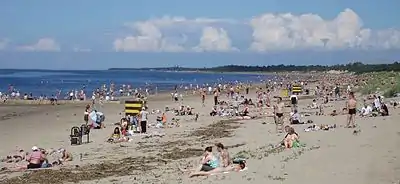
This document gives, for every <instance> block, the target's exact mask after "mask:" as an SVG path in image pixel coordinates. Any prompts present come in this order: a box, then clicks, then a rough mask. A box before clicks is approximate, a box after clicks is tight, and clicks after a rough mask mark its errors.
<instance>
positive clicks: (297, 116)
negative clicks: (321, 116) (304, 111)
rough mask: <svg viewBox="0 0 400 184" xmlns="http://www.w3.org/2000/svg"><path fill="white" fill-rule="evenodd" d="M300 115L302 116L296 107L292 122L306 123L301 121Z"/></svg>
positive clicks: (291, 117) (292, 114) (291, 118)
mask: <svg viewBox="0 0 400 184" xmlns="http://www.w3.org/2000/svg"><path fill="white" fill-rule="evenodd" d="M300 117H301V116H300V114H299V113H298V112H297V110H296V109H295V110H294V111H293V113H291V116H290V124H304V123H303V122H301V121H300Z"/></svg>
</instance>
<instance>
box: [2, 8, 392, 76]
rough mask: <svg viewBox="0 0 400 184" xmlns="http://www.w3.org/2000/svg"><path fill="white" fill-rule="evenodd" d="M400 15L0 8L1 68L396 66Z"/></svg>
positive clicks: (380, 12)
mask: <svg viewBox="0 0 400 184" xmlns="http://www.w3.org/2000/svg"><path fill="white" fill-rule="evenodd" d="M396 7H400V1H394V0H383V1H379V3H377V2H376V1H373V0H363V1H361V0H352V1H344V0H324V1H321V0H319V1H317V0H302V1H295V0H247V1H243V0H229V1H228V0H218V1H211V0H202V1H189V0H168V1H166V0H118V1H106V0H84V1H82V0H69V1H54V0H35V1H28V0H3V1H1V3H0V62H1V63H2V67H1V68H46V69H47V68H54V69H64V68H65V69H81V68H82V67H81V66H80V65H82V64H81V63H85V64H84V65H85V67H87V69H102V68H108V67H113V66H119V67H124V66H126V67H156V66H170V65H173V64H180V65H183V66H195V67H201V66H215V65H223V64H254V65H256V64H257V65H268V64H281V63H283V64H299V61H300V63H301V64H315V63H320V64H332V63H346V62H348V61H353V60H362V61H365V62H390V61H395V60H397V61H398V60H400V54H397V53H399V52H398V50H399V49H400V21H399V19H398V17H400V11H398V10H397V9H396ZM323 39H326V40H328V41H327V42H326V43H325V44H324V43H323V41H321V40H323ZM366 53H370V54H367V55H366ZM371 53H372V54H371ZM286 55H295V56H286ZM311 56H312V57H311ZM366 56H368V57H366ZM294 58H295V59H294ZM321 60H323V63H321ZM77 63H79V64H77Z"/></svg>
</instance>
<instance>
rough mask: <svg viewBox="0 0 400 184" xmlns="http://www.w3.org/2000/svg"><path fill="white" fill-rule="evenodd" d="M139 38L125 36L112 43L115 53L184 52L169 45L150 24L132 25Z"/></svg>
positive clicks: (172, 44) (177, 45)
mask: <svg viewBox="0 0 400 184" xmlns="http://www.w3.org/2000/svg"><path fill="white" fill-rule="evenodd" d="M134 28H135V30H136V31H138V34H139V36H127V37H125V38H119V39H116V40H115V41H114V49H115V50H116V51H125V52H129V51H167V52H178V51H182V50H184V49H183V47H182V46H180V45H179V44H174V43H169V42H168V41H167V39H166V38H163V34H162V33H161V31H160V28H159V27H158V26H156V25H155V24H153V23H151V22H137V23H136V24H135V25H134Z"/></svg>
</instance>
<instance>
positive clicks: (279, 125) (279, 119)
mask: <svg viewBox="0 0 400 184" xmlns="http://www.w3.org/2000/svg"><path fill="white" fill-rule="evenodd" d="M284 107H285V104H284V103H283V101H282V97H278V101H277V104H275V105H274V116H275V124H276V132H277V133H282V130H283V118H284V117H283V108H284Z"/></svg>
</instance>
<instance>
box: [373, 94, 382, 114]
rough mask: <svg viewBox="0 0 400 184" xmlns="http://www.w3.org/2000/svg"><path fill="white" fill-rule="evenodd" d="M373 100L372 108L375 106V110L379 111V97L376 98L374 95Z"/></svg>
mask: <svg viewBox="0 0 400 184" xmlns="http://www.w3.org/2000/svg"><path fill="white" fill-rule="evenodd" d="M374 98H375V99H374V106H375V108H376V110H377V111H379V110H380V109H381V99H380V97H379V96H378V97H377V96H376V95H374Z"/></svg>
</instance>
